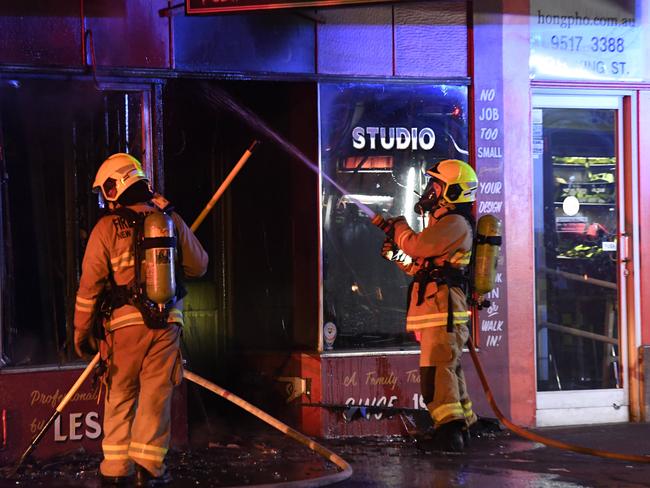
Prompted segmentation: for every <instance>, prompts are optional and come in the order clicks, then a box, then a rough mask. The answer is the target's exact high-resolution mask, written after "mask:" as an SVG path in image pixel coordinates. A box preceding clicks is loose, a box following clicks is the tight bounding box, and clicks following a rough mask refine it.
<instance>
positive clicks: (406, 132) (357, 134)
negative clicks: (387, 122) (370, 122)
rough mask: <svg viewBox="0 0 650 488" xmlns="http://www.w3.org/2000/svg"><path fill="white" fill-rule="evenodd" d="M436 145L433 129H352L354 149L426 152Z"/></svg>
mask: <svg viewBox="0 0 650 488" xmlns="http://www.w3.org/2000/svg"><path fill="white" fill-rule="evenodd" d="M435 143H436V134H435V133H434V132H433V129H431V128H429V127H424V128H422V129H418V128H417V127H413V128H411V129H407V128H406V127H355V128H354V129H352V145H353V146H354V148H355V149H378V148H379V147H381V148H382V149H386V150H389V149H409V148H410V149H412V150H416V149H418V148H419V149H424V150H425V151H428V150H429V149H431V148H433V145H434V144H435Z"/></svg>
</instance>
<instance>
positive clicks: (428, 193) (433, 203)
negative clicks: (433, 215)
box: [413, 178, 443, 215]
mask: <svg viewBox="0 0 650 488" xmlns="http://www.w3.org/2000/svg"><path fill="white" fill-rule="evenodd" d="M442 188H443V185H442V184H441V183H440V181H438V180H437V179H435V178H429V183H427V186H426V188H425V189H424V191H423V192H422V196H421V197H420V200H418V202H417V203H416V204H415V206H414V207H413V211H414V212H415V213H417V214H418V215H422V214H424V213H425V212H431V211H433V210H434V209H436V208H437V207H438V203H439V201H440V196H441V195H442Z"/></svg>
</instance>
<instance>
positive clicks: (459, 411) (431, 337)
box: [420, 325, 476, 427]
mask: <svg viewBox="0 0 650 488" xmlns="http://www.w3.org/2000/svg"><path fill="white" fill-rule="evenodd" d="M421 332H422V336H421V341H420V367H434V368H435V382H434V385H435V386H434V393H433V401H432V402H430V403H429V404H427V409H428V410H429V413H430V414H431V418H432V419H433V421H434V424H435V426H436V427H438V426H440V425H442V424H446V423H447V422H452V421H454V420H464V421H466V422H467V424H468V425H471V424H473V423H474V422H476V415H475V414H474V412H473V410H472V402H471V400H470V398H469V394H468V393H467V386H466V384H465V374H464V373H463V369H462V367H461V365H460V357H461V355H462V352H463V346H464V345H465V343H466V342H467V338H468V337H469V329H468V328H467V326H466V325H456V326H454V330H453V332H447V327H446V326H439V327H428V328H426V329H422V330H421ZM422 380H424V378H421V381H422Z"/></svg>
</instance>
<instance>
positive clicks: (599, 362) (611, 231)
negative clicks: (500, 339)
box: [532, 92, 629, 426]
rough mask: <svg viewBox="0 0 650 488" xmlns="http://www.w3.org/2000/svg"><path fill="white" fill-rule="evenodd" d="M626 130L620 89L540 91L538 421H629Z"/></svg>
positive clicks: (536, 158)
mask: <svg viewBox="0 0 650 488" xmlns="http://www.w3.org/2000/svg"><path fill="white" fill-rule="evenodd" d="M622 129H623V97H621V96H615V95H612V94H603V95H595V94H584V92H583V94H580V93H574V94H553V93H549V92H545V93H544V92H542V93H535V94H534V96H533V112H532V131H533V141H532V142H533V166H534V222H535V294H536V297H535V300H536V366H537V425H538V426H545V425H563V424H564V425H567V424H582V423H599V422H617V421H621V422H622V421H627V420H628V403H629V401H628V395H627V384H626V361H625V352H626V347H625V329H626V328H625V327H622V326H621V325H622V324H625V321H626V316H625V315H626V307H625V303H624V300H625V297H626V282H625V279H624V276H626V270H625V267H626V265H627V263H628V256H627V255H626V253H624V252H622V250H624V249H625V247H627V242H626V241H627V238H626V233H625V228H624V215H625V202H626V200H625V198H624V184H623V183H624V181H625V180H624V175H623V171H624V165H623V157H622V156H623V147H624V143H623V142H624V134H623V130H622ZM621 241H624V242H621Z"/></svg>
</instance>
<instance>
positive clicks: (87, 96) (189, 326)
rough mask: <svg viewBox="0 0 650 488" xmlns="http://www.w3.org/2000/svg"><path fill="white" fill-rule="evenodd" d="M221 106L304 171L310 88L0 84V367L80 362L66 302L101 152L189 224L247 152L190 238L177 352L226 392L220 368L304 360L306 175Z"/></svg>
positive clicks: (308, 316) (313, 334)
mask: <svg viewBox="0 0 650 488" xmlns="http://www.w3.org/2000/svg"><path fill="white" fill-rule="evenodd" d="M211 87H215V90H216V89H217V88H219V91H218V92H216V94H215V93H210V88H211ZM223 93H228V94H229V96H230V97H232V99H233V100H235V99H236V100H237V101H238V102H237V103H239V104H241V105H242V106H245V107H247V108H248V109H249V110H250V111H251V112H254V113H255V114H256V115H257V117H259V119H260V120H265V121H266V123H267V124H268V127H272V130H273V131H276V132H277V133H278V134H281V135H282V137H283V138H286V139H287V140H290V141H292V143H293V144H294V145H295V146H296V147H297V148H299V149H300V150H301V151H303V152H304V154H306V155H309V158H311V159H313V160H317V150H316V145H317V115H316V87H315V85H314V84H302V83H281V82H253V81H250V82H225V81H223V82H217V81H205V82H200V81H184V80H153V81H152V80H134V79H128V80H126V79H124V78H119V79H115V80H112V81H111V82H110V83H109V82H105V81H103V82H102V83H100V84H99V85H96V84H94V83H93V82H92V81H90V82H89V81H71V80H65V81H64V80H53V79H39V78H26V77H24V78H17V79H15V80H11V82H6V81H4V80H3V82H2V84H0V138H1V141H2V144H1V147H2V148H3V154H2V158H1V162H2V165H3V167H2V185H1V187H0V188H1V190H0V196H1V200H0V201H1V203H2V208H1V210H2V212H1V216H2V226H0V228H1V229H2V243H3V244H2V245H3V252H2V256H3V261H2V273H1V277H0V278H1V281H0V283H1V289H2V322H1V342H0V346H1V352H2V367H6V368H26V367H27V368H31V367H45V368H47V367H57V366H60V365H66V364H74V363H78V362H80V360H79V359H78V358H77V357H76V355H75V353H74V350H73V347H72V338H73V313H74V301H75V293H76V289H77V286H78V279H79V275H80V271H81V262H82V258H83V254H84V249H85V245H86V242H87V240H88V236H89V234H90V231H91V230H92V228H93V226H94V224H95V222H96V221H97V219H98V218H99V217H100V216H101V215H102V214H103V212H105V211H106V210H102V209H100V208H98V202H97V195H95V194H94V193H92V192H91V186H92V183H93V180H94V176H95V172H96V170H97V168H98V167H99V165H100V164H101V162H102V161H103V160H104V159H105V158H106V157H107V156H108V155H110V154H113V153H115V152H129V153H130V154H132V155H133V156H135V157H137V158H139V159H140V160H141V161H142V162H143V164H144V166H145V170H146V171H147V173H148V174H149V176H150V177H151V179H152V183H153V184H154V186H155V187H156V189H157V190H159V191H160V192H161V193H163V194H164V195H165V197H166V198H167V199H168V200H170V201H171V202H172V204H173V205H174V207H175V210H176V211H177V212H178V213H179V214H180V215H181V216H182V217H183V218H184V219H185V221H186V222H187V223H188V225H190V224H191V223H192V222H193V221H194V220H195V218H196V217H197V216H198V215H199V213H200V212H201V210H202V209H203V208H204V207H205V205H206V204H207V203H208V201H209V200H210V198H211V197H212V195H213V193H214V191H215V190H216V189H217V187H218V186H219V185H220V184H221V183H222V182H223V181H224V179H225V178H226V176H227V174H228V172H229V171H230V170H231V169H232V168H233V167H234V166H235V163H236V162H237V161H238V160H239V159H240V158H241V156H242V155H243V153H244V151H245V150H246V149H247V148H249V147H250V146H251V144H252V142H253V141H255V140H257V139H259V140H261V144H260V145H258V146H257V147H256V148H255V150H254V153H253V155H252V156H251V157H250V159H249V161H248V162H247V164H246V165H245V166H244V167H243V169H242V170H241V171H240V173H239V174H238V175H237V177H236V178H235V180H234V181H233V183H232V184H231V185H230V187H229V188H228V190H227V191H226V192H225V194H224V196H223V197H222V198H221V200H220V201H219V202H218V204H217V205H215V207H214V208H213V210H212V211H211V214H210V215H209V217H208V218H207V219H206V220H205V221H204V222H203V223H202V224H201V226H200V227H199V228H198V229H197V231H196V233H197V236H198V238H199V240H200V241H201V243H202V244H203V246H204V247H205V248H206V250H207V251H208V253H209V257H210V265H209V269H208V272H207V274H206V275H205V276H204V277H203V278H201V279H200V280H198V281H189V282H187V283H186V285H187V288H188V290H189V295H188V297H187V300H186V304H185V305H186V312H185V328H184V335H183V348H184V354H185V357H186V359H187V361H188V367H189V368H192V370H194V371H197V372H200V373H201V374H204V375H206V376H207V377H212V378H214V379H216V378H219V379H220V380H221V379H226V380H227V378H224V377H225V376H229V373H227V372H228V371H229V369H228V368H227V367H224V365H227V363H228V361H229V358H230V357H235V356H237V355H238V354H239V352H240V351H241V350H255V349H274V350H292V349H294V348H300V349H310V350H313V349H316V347H317V340H318V330H317V328H316V326H315V325H314V324H316V321H317V312H316V309H317V298H316V297H317V289H318V287H317V266H316V262H317V259H316V256H317V236H318V232H317V229H316V227H315V224H314V222H315V221H316V220H317V219H316V218H315V217H314V215H315V214H316V212H317V204H316V195H317V188H318V182H317V176H316V173H315V172H314V171H312V170H310V169H308V168H307V167H306V166H305V165H304V164H303V163H301V162H299V161H297V160H295V158H293V157H291V156H289V155H288V153H287V152H286V150H285V149H283V148H281V147H280V146H279V145H278V144H277V143H274V142H272V140H270V139H269V138H268V137H265V136H264V133H263V131H262V130H260V129H259V128H255V127H252V126H251V125H250V124H248V123H244V122H242V118H241V117H239V116H237V115H236V114H235V113H234V112H232V111H229V110H227V109H226V108H224V107H225V106H226V104H225V103H223V102H224V101H223V100H221V99H220V98H219V97H220V96H221V95H220V94H223ZM220 103H221V105H220ZM160 161H164V163H163V164H162V165H159V164H158V162H160ZM308 263H314V264H313V266H312V265H310V264H308ZM308 324H311V327H309V326H308ZM230 371H231V372H233V371H236V369H231V370H230ZM228 383H229V382H228V381H225V382H224V384H228Z"/></svg>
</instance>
